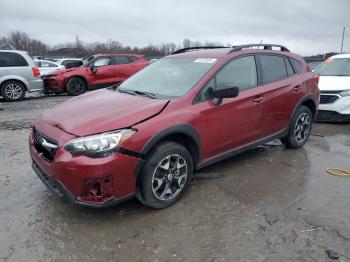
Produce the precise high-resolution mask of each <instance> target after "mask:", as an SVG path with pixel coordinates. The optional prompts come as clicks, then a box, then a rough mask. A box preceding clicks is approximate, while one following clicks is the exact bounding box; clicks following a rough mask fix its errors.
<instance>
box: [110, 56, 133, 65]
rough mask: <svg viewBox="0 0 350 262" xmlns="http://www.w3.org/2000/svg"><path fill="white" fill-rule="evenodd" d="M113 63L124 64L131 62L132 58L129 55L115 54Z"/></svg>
mask: <svg viewBox="0 0 350 262" xmlns="http://www.w3.org/2000/svg"><path fill="white" fill-rule="evenodd" d="M112 61H113V62H112V64H113V65H124V64H129V63H131V62H132V61H131V59H130V58H129V57H128V56H113V59H112Z"/></svg>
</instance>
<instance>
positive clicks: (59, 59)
mask: <svg viewBox="0 0 350 262" xmlns="http://www.w3.org/2000/svg"><path fill="white" fill-rule="evenodd" d="M56 60H57V61H64V60H81V58H76V57H74V58H73V57H72V58H58V59H56Z"/></svg>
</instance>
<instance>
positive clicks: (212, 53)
mask: <svg viewBox="0 0 350 262" xmlns="http://www.w3.org/2000/svg"><path fill="white" fill-rule="evenodd" d="M233 53H235V54H237V55H244V54H257V53H259V54H276V55H285V56H288V57H291V58H294V59H297V60H300V61H303V59H302V57H301V56H299V55H297V54H295V53H292V52H289V51H288V52H286V51H280V50H265V49H261V48H245V49H240V50H235V49H234V48H232V47H227V48H213V49H199V50H195V51H188V52H183V53H178V54H173V55H170V56H169V57H178V58H186V57H187V58H194V59H195V58H216V59H221V58H224V57H226V56H228V55H229V54H233Z"/></svg>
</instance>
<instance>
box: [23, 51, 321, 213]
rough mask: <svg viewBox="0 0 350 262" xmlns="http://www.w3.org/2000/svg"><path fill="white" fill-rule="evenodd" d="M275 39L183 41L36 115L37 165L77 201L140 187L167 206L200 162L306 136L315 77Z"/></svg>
mask: <svg viewBox="0 0 350 262" xmlns="http://www.w3.org/2000/svg"><path fill="white" fill-rule="evenodd" d="M275 46H277V45H244V46H236V47H233V48H212V49H210V48H209V47H207V48H205V47H202V48H201V50H196V48H190V49H189V48H187V49H182V50H179V51H177V52H175V53H174V54H173V55H170V56H167V57H165V58H163V59H160V60H159V61H157V62H155V63H153V64H151V65H150V66H148V67H146V68H145V69H143V70H142V71H140V72H139V73H137V74H135V75H133V76H132V77H130V78H129V79H128V80H126V81H125V82H123V83H122V84H121V85H119V86H118V85H115V86H114V87H110V88H107V89H104V90H97V91H94V92H90V93H87V94H83V95H81V96H78V97H75V98H72V99H70V100H68V101H66V102H63V103H61V104H59V105H58V106H56V107H54V108H53V109H51V110H49V111H46V112H44V113H43V114H42V115H41V116H39V117H38V118H37V119H36V120H35V121H34V122H33V131H32V133H31V134H30V138H29V147H30V154H31V157H32V159H33V164H32V166H33V168H34V170H35V172H36V173H37V174H38V176H39V177H40V178H41V180H42V181H43V182H44V183H45V184H46V185H47V186H48V187H49V188H51V189H52V190H53V191H54V192H56V193H57V194H58V195H59V196H60V197H62V198H63V200H65V201H66V202H68V203H71V204H79V205H83V206H88V207H106V206H110V205H113V204H116V203H120V202H121V201H124V200H125V199H128V198H131V197H134V196H136V197H137V198H138V199H139V200H140V201H141V202H142V203H143V204H145V205H146V206H149V207H152V208H164V207H167V206H169V205H171V204H173V203H174V202H176V201H177V200H178V199H179V198H180V197H181V196H182V195H183V194H184V192H185V190H186V189H187V188H188V187H189V185H190V179H191V175H192V173H193V171H194V170H198V169H200V168H203V167H205V166H207V165H210V164H212V163H214V162H217V161H220V160H223V159H225V158H227V157H230V156H233V155H236V154H237V153H240V152H243V151H245V150H248V149H251V148H253V147H256V146H257V145H259V144H263V143H266V142H267V141H270V140H274V139H281V141H282V142H283V144H284V145H285V146H286V147H289V148H299V147H301V146H303V145H304V143H305V142H306V141H307V139H308V138H309V135H310V131H311V125H312V123H313V120H314V119H315V115H316V112H317V108H318V103H319V89H318V86H317V85H318V77H317V76H316V75H314V74H313V73H312V72H311V70H310V69H309V67H308V66H307V65H306V64H305V62H304V60H303V59H302V58H301V57H300V56H298V55H295V54H293V53H291V52H289V51H288V49H287V48H285V47H283V46H277V47H278V48H279V49H280V50H272V49H273V48H274V49H276V47H275ZM262 47H263V49H262ZM197 49H198V48H197Z"/></svg>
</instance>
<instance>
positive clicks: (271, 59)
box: [260, 55, 287, 83]
mask: <svg viewBox="0 0 350 262" xmlns="http://www.w3.org/2000/svg"><path fill="white" fill-rule="evenodd" d="M260 61H261V66H262V70H263V79H264V82H265V83H272V82H276V81H279V80H282V79H285V78H287V70H286V65H285V63H284V58H283V57H282V56H276V55H260Z"/></svg>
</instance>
